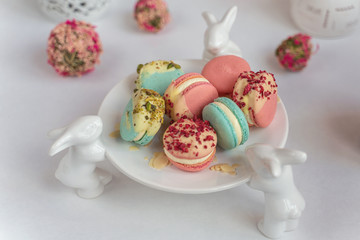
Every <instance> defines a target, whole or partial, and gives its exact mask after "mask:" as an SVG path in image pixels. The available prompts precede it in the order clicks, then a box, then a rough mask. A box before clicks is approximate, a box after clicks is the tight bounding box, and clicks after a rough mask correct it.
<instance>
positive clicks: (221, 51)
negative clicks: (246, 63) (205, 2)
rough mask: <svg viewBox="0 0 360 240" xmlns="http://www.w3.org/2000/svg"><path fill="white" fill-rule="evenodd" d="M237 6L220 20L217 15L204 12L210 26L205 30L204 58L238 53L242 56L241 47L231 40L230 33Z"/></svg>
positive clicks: (207, 59) (237, 54) (208, 58)
mask: <svg viewBox="0 0 360 240" xmlns="http://www.w3.org/2000/svg"><path fill="white" fill-rule="evenodd" d="M236 14H237V7H236V6H233V7H232V8H230V9H229V10H228V11H227V12H226V13H225V15H224V17H223V18H222V19H221V20H220V21H218V20H217V19H216V17H215V16H214V15H213V14H211V13H209V12H203V14H202V15H203V17H204V19H205V21H206V24H207V26H208V28H207V29H206V31H205V37H204V44H205V49H204V52H203V59H204V60H206V61H209V60H210V59H212V58H214V57H217V56H221V55H236V56H239V57H242V54H241V50H240V48H239V47H238V46H237V45H236V44H235V43H234V42H233V41H231V40H230V37H229V34H230V30H231V27H232V25H233V23H234V21H235V18H236Z"/></svg>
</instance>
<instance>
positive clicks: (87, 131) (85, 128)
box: [48, 116, 112, 198]
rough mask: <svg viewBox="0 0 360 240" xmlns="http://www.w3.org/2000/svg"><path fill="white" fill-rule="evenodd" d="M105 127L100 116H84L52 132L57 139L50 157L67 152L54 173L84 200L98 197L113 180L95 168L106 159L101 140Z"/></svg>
mask: <svg viewBox="0 0 360 240" xmlns="http://www.w3.org/2000/svg"><path fill="white" fill-rule="evenodd" d="M102 128H103V123H102V120H101V118H100V117H99V116H83V117H80V118H79V119H77V120H75V121H74V122H72V123H71V124H69V125H68V126H66V127H63V128H58V129H54V130H52V131H50V132H49V134H48V135H49V137H50V138H57V140H56V141H55V142H54V144H53V145H52V146H51V148H50V151H49V155H50V156H54V155H55V154H57V153H58V152H61V151H63V150H65V149H68V152H67V153H66V154H65V156H64V157H63V159H62V160H61V161H60V164H59V166H58V168H57V170H56V172H55V176H56V178H57V179H59V180H60V181H61V182H62V183H63V184H64V185H66V186H68V187H72V188H75V189H76V192H77V194H78V195H79V196H80V197H83V198H95V197H97V196H99V195H100V194H101V193H102V192H103V190H104V185H106V184H107V183H109V182H110V181H111V179H112V176H111V174H110V173H107V172H105V171H104V170H102V169H99V168H97V167H96V163H97V162H100V161H103V160H104V159H105V148H104V146H103V145H102V143H101V142H100V140H99V136H100V135H101V133H102Z"/></svg>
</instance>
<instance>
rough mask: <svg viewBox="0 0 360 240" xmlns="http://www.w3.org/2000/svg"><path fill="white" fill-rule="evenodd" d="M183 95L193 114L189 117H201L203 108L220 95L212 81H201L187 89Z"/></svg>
mask: <svg viewBox="0 0 360 240" xmlns="http://www.w3.org/2000/svg"><path fill="white" fill-rule="evenodd" d="M183 96H184V98H185V103H186V105H187V107H188V109H189V111H190V113H191V115H192V116H188V117H193V116H197V117H200V116H201V112H202V110H203V108H204V107H205V106H206V105H207V104H209V103H211V102H213V101H214V99H215V98H217V97H218V96H219V95H218V92H217V90H216V88H215V87H214V86H213V85H212V84H211V83H201V84H197V85H195V84H194V85H193V86H190V87H188V88H187V89H185V91H184V93H183Z"/></svg>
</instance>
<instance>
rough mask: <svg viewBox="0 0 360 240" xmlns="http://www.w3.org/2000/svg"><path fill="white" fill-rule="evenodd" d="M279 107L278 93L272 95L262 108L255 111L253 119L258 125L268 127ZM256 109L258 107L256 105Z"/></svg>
mask: <svg viewBox="0 0 360 240" xmlns="http://www.w3.org/2000/svg"><path fill="white" fill-rule="evenodd" d="M276 108H277V95H271V96H270V97H269V99H268V100H267V101H266V103H265V104H264V105H263V106H262V108H261V109H260V110H258V111H256V110H255V111H253V114H252V116H251V117H252V120H253V122H254V123H255V125H256V126H257V127H263V128H264V127H267V126H269V125H270V123H271V122H272V120H273V119H274V117H275V113H276ZM255 109H256V107H255Z"/></svg>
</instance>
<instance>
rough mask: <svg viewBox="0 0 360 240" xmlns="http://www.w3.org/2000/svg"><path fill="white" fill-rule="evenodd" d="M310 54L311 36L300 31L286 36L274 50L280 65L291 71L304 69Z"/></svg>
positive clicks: (311, 46) (311, 49)
mask: <svg viewBox="0 0 360 240" xmlns="http://www.w3.org/2000/svg"><path fill="white" fill-rule="evenodd" d="M312 54H313V45H312V43H311V36H309V35H306V34H302V33H298V34H296V35H294V36H290V37H288V38H287V39H286V40H284V41H282V43H281V44H280V46H278V47H277V49H276V51H275V55H276V57H277V58H278V61H279V63H280V65H281V66H283V67H284V68H285V69H287V70H289V71H293V72H297V71H301V70H302V69H304V68H305V67H306V66H307V63H308V61H309V59H310V57H311V55H312Z"/></svg>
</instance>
